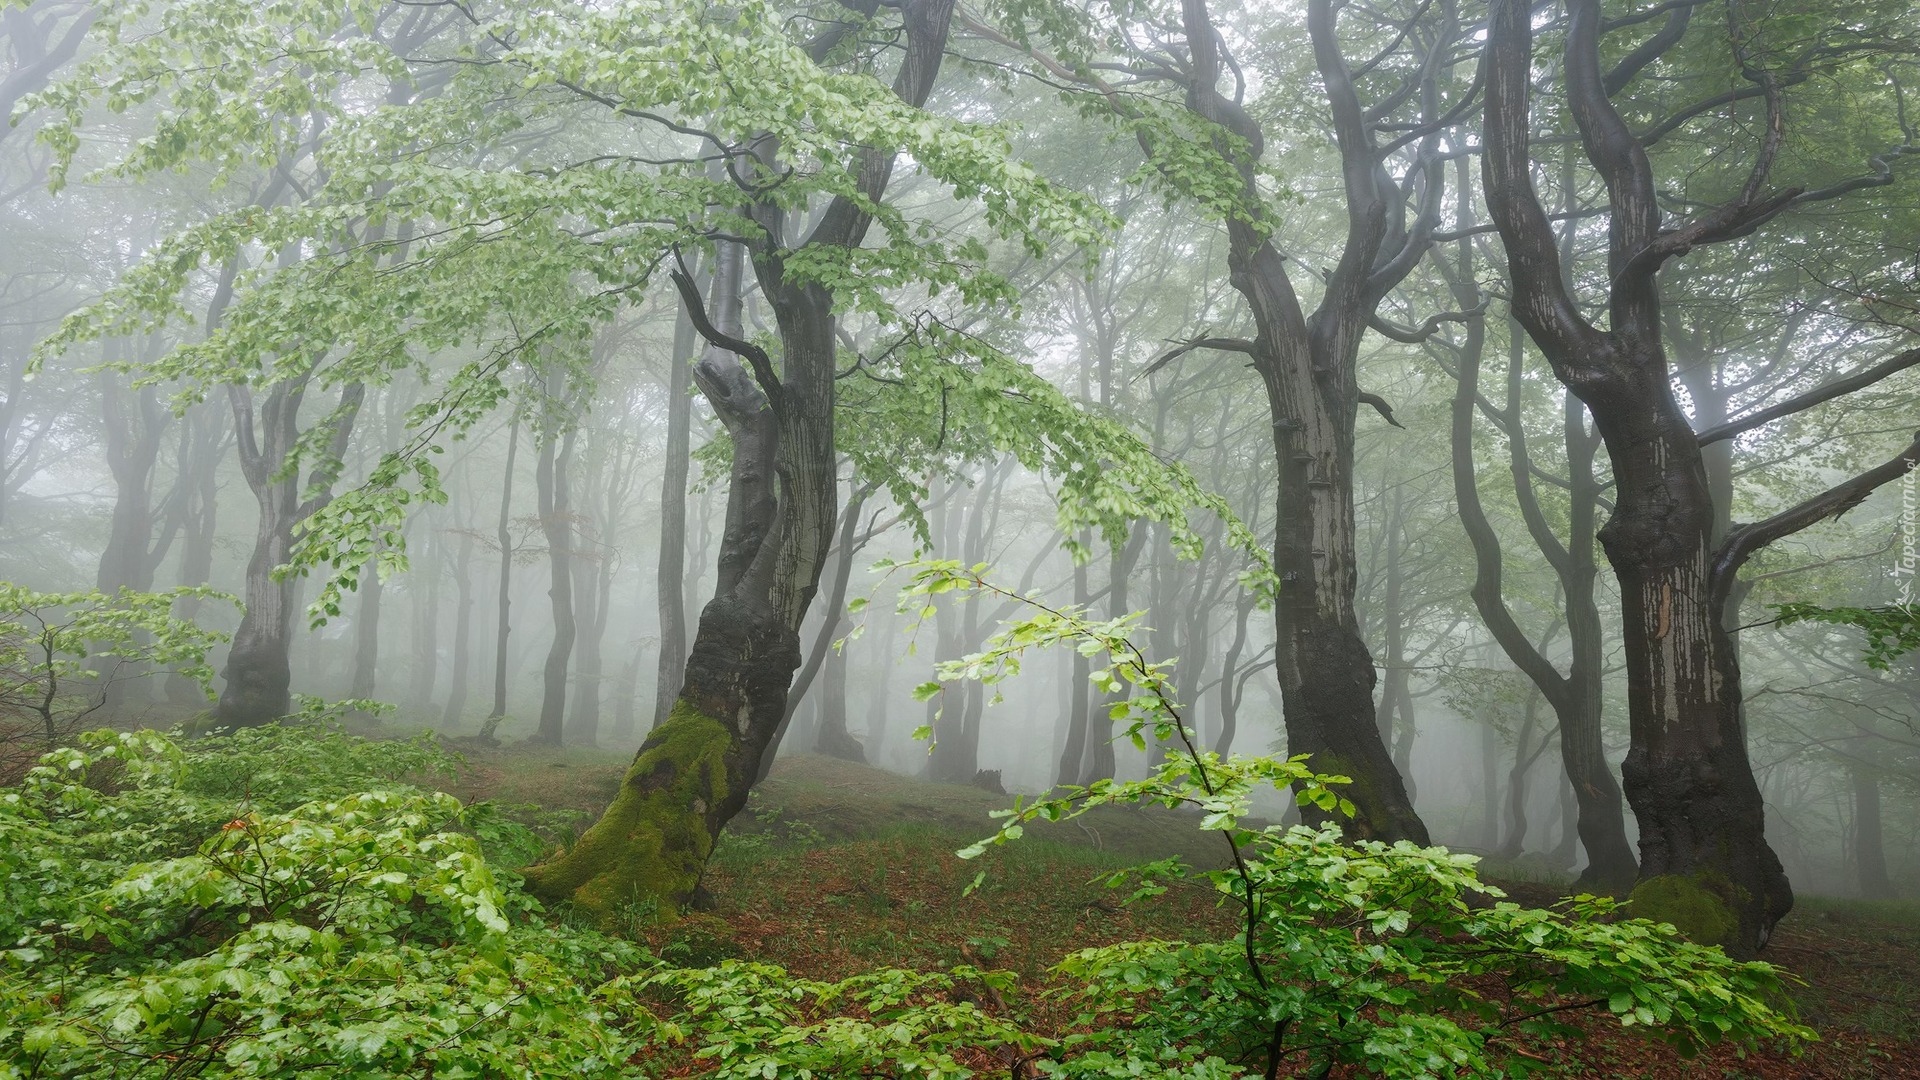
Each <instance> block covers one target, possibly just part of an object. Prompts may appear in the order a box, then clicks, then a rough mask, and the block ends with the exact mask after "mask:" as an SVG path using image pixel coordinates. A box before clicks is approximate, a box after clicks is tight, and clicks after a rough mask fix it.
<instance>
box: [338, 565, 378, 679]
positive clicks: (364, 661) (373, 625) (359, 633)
mask: <svg viewBox="0 0 1920 1080" xmlns="http://www.w3.org/2000/svg"><path fill="white" fill-rule="evenodd" d="M385 589H386V587H385V586H384V585H383V584H382V583H381V581H380V571H379V568H378V567H377V566H376V565H374V564H373V563H368V564H367V565H366V566H365V567H364V568H362V570H361V572H360V586H359V593H360V610H359V613H358V614H357V615H356V617H355V618H354V620H353V621H354V637H353V682H352V684H351V685H352V689H350V690H349V691H348V692H347V696H349V697H354V698H370V697H372V696H373V691H374V685H375V682H376V678H377V675H378V671H379V665H380V598H381V595H382V594H383V593H384V592H385Z"/></svg>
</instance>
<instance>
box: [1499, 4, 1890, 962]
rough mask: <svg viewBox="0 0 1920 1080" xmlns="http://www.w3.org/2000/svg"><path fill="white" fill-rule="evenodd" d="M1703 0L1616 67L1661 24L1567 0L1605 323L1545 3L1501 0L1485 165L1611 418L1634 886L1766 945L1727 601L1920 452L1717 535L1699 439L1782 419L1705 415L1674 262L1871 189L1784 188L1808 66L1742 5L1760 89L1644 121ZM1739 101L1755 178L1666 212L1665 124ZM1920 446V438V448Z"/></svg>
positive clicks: (1504, 215)
mask: <svg viewBox="0 0 1920 1080" xmlns="http://www.w3.org/2000/svg"><path fill="white" fill-rule="evenodd" d="M1692 13H1693V5H1690V4H1688V5H1681V6H1679V7H1677V8H1674V9H1672V10H1671V11H1670V12H1669V13H1668V14H1667V16H1666V18H1665V20H1664V21H1663V22H1662V25H1661V26H1660V28H1659V29H1658V30H1656V31H1655V32H1654V33H1653V34H1651V35H1649V36H1648V37H1647V38H1646V39H1645V40H1643V41H1642V42H1641V44H1640V45H1639V46H1637V47H1636V48H1634V49H1633V50H1631V51H1629V52H1627V53H1626V54H1625V55H1624V56H1622V57H1621V58H1620V59H1619V60H1617V61H1615V62H1613V63H1612V65H1611V66H1609V65H1608V64H1607V63H1604V62H1603V59H1602V56H1603V48H1602V39H1603V38H1604V37H1605V35H1606V34H1607V32H1608V31H1609V29H1619V28H1622V27H1624V26H1631V25H1639V24H1640V23H1642V22H1643V21H1644V20H1640V19H1634V20H1629V21H1626V22H1615V23H1613V24H1608V23H1607V21H1606V20H1605V19H1604V17H1603V13H1602V9H1601V4H1600V3H1599V0H1570V3H1569V4H1568V16H1569V18H1568V21H1567V24H1566V42H1565V47H1564V56H1563V62H1564V67H1563V76H1562V78H1561V80H1560V82H1559V83H1558V86H1557V92H1558V93H1559V94H1560V95H1561V96H1562V98H1563V99H1564V103H1565V105H1566V107H1567V109H1568V111H1569V112H1570V114H1571V116H1572V118H1573V120H1574V123H1575V125H1576V127H1577V129H1578V134H1579V137H1580V139H1581V144H1582V147H1583V150H1584V153H1585V156H1586V159H1587V162H1588V163H1589V164H1590V165H1591V167H1592V168H1593V169H1594V171H1595V172H1596V173H1597V174H1598V175H1599V177H1600V179H1601V180H1602V182H1603V183H1604V184H1605V188H1606V195H1607V217H1608V227H1609V232H1608V245H1607V274H1606V282H1607V285H1606V287H1605V289H1604V298H1605V310H1606V312H1607V316H1608V318H1607V324H1606V326H1605V327H1604V328H1603V327H1601V326H1599V325H1596V324H1595V323H1594V322H1592V321H1591V320H1589V319H1588V317H1587V316H1586V314H1585V313H1584V310H1583V308H1582V307H1581V306H1580V304H1579V303H1578V302H1577V300H1576V298H1575V295H1574V292H1573V289H1572V286H1571V285H1570V284H1569V276H1568V274H1567V268H1566V267H1565V265H1564V260H1563V257H1562V254H1561V252H1560V250H1559V247H1558V244H1557V242H1556V237H1555V235H1554V232H1553V229H1552V225H1551V222H1550V221H1549V219H1548V216H1547V214H1546V212H1545V210H1544V209H1543V208H1542V206H1541V203H1540V199H1539V197H1538V195H1537V193H1536V191H1535V187H1534V179H1533V168H1534V161H1533V158H1532V156H1531V154H1530V143H1531V135H1530V125H1531V118H1530V98H1531V92H1532V84H1531V79H1532V76H1533V72H1534V70H1535V67H1534V65H1535V50H1534V35H1535V28H1534V21H1533V12H1532V8H1531V7H1530V5H1527V4H1525V3H1519V2H1516V0H1495V3H1494V5H1493V14H1492V22H1491V27H1490V31H1489V38H1488V54H1487V61H1486V72H1487V75H1486V85H1487V102H1486V111H1485V123H1484V127H1483V131H1482V144H1483V147H1484V152H1485V153H1484V157H1483V166H1482V168H1483V175H1484V189H1485V197H1486V200H1487V205H1488V208H1489V210H1490V211H1491V213H1492V217H1493V220H1494V223H1495V224H1496V226H1497V228H1498V232H1499V235H1500V239H1501V242H1502V245H1503V246H1504V247H1505V249H1506V252H1507V260H1508V270H1509V276H1510V278H1511V281H1512V286H1513V290H1514V302H1513V311H1514V316H1515V318H1517V319H1518V320H1519V321H1520V323H1521V324H1522V325H1523V326H1525V328H1526V330H1527V333H1528V335H1529V336H1531V337H1532V338H1533V340H1534V341H1535V342H1536V343H1537V344H1538V345H1539V347H1540V349H1541V351H1542V352H1543V353H1545V354H1546V357H1547V359H1548V361H1549V362H1550V363H1551V364H1552V365H1553V369H1554V373H1555V375H1556V376H1557V377H1558V378H1559V379H1560V381H1561V382H1563V383H1564V384H1565V385H1566V386H1567V388H1568V390H1569V391H1570V392H1572V393H1573V394H1575V395H1576V396H1578V397H1579V398H1580V400H1581V401H1582V402H1583V403H1584V404H1585V405H1586V407H1587V409H1588V411H1589V412H1590V413H1591V414H1592V416H1593V418H1594V423H1595V426H1596V427H1597V428H1598V430H1599V432H1600V435H1601V438H1602V440H1603V441H1604V443H1605V446H1606V448H1607V456H1608V458H1609V460H1610V462H1611V464H1612V467H1613V474H1614V480H1615V492H1616V498H1615V502H1614V507H1613V510H1612V512H1611V514H1610V516H1609V518H1608V520H1607V522H1606V524H1605V525H1603V526H1602V527H1601V528H1600V529H1599V530H1598V533H1597V535H1598V538H1599V540H1600V542H1601V544H1602V546H1603V547H1604V549H1605V550H1606V553H1607V559H1608V562H1609V563H1610V564H1611V565H1612V567H1613V570H1614V573H1615V576H1616V577H1617V578H1618V580H1619V585H1620V593H1621V603H1622V622H1623V625H1624V640H1625V649H1626V660H1627V706H1628V716H1629V723H1630V728H1631V733H1630V734H1631V744H1630V748H1629V750H1628V754H1627V760H1626V762H1625V763H1624V764H1623V766H1622V775H1623V777H1624V779H1625V788H1626V793H1627V798H1628V800H1629V802H1630V803H1631V804H1632V805H1633V808H1634V814H1635V817H1636V819H1637V820H1638V822H1639V826H1640V873H1641V885H1640V886H1639V887H1637V889H1636V895H1640V896H1642V897H1643V899H1644V900H1645V901H1646V906H1647V907H1648V908H1649V909H1652V910H1658V908H1659V907H1660V905H1661V903H1662V902H1663V900H1662V898H1664V902H1666V903H1682V904H1692V905H1696V906H1699V905H1705V906H1707V907H1708V908H1717V909H1718V910H1719V911H1720V912H1721V913H1722V915H1721V917H1719V918H1717V919H1716V920H1715V922H1716V923H1718V925H1719V926H1720V927H1721V928H1722V932H1723V933H1724V935H1725V937H1724V940H1725V943H1726V944H1727V945H1729V946H1730V947H1732V948H1735V949H1737V950H1743V951H1752V950H1755V949H1758V948H1760V947H1761V946H1763V945H1764V944H1765V943H1766V941H1767V938H1768V936H1769V934H1770V932H1771V930H1772V928H1773V926H1774V924H1775V923H1776V922H1778V921H1779V919H1780V918H1781V917H1782V916H1784V915H1785V914H1786V912H1787V910H1788V909H1789V908H1790V907H1791V906H1792V903H1793V891H1792V889H1791V887H1790V886H1789V885H1788V883H1787V879H1786V875H1785V873H1784V871H1783V870H1782V868H1781V865H1780V861H1779V858H1778V857H1777V856H1776V855H1775V853H1774V852H1773V850H1772V848H1770V847H1769V846H1768V844H1767V841H1766V838H1765V835H1764V830H1763V826H1762V817H1763V811H1762V801H1761V796H1760V790H1759V787H1758V785H1757V784H1756V783H1755V781H1754V777H1753V770H1752V767H1751V763H1750V762H1749V760H1748V756H1747V747H1746V732H1745V727H1744V724H1743V722H1742V715H1741V712H1742V698H1741V692H1740V686H1741V683H1740V669H1739V661H1738V657H1737V655H1736V652H1735V649H1734V645H1733V641H1732V637H1731V635H1730V634H1729V633H1728V632H1727V628H1726V622H1725V619H1724V611H1725V604H1726V601H1727V597H1728V596H1729V594H1730V592H1731V590H1732V589H1733V587H1734V583H1735V580H1736V577H1737V575H1738V574H1739V572H1740V569H1741V568H1742V566H1743V565H1744V564H1745V563H1746V562H1747V560H1748V559H1749V558H1750V557H1751V556H1752V555H1753V554H1754V552H1756V551H1758V550H1759V549H1760V548H1762V547H1764V546H1766V545H1767V544H1769V543H1771V542H1773V541H1774V540H1777V539H1779V538H1781V537H1783V536H1787V535H1790V534H1792V533H1793V532H1796V531H1798V530H1800V529H1802V528H1805V527H1807V526H1808V525H1810V524H1812V523H1814V522H1816V521H1818V520H1820V519H1822V518H1825V517H1829V516H1832V515H1834V514H1837V513H1840V512H1843V511H1845V510H1846V509H1847V508H1849V507H1851V506H1853V505H1855V504H1856V503H1858V502H1859V501H1860V500H1861V499H1862V498H1864V497H1865V496H1866V495H1867V494H1868V493H1870V492H1871V491H1872V490H1873V489H1874V488H1875V487H1877V486H1879V485H1880V484H1882V483H1885V482H1887V481H1889V480H1891V479H1893V478H1894V477H1896V476H1898V475H1901V474H1902V473H1904V472H1905V470H1906V464H1905V460H1904V459H1903V458H1899V457H1897V458H1895V459H1893V460H1892V461H1889V462H1887V463H1886V464H1884V465H1881V466H1879V467H1877V468H1874V469H1870V470H1868V471H1866V472H1864V473H1861V474H1859V475H1858V476H1855V477H1853V478H1852V479H1849V480H1847V481H1844V482H1842V483H1841V484H1839V485H1836V486H1835V487H1833V488H1831V489H1829V490H1828V491H1826V492H1824V493H1822V494H1820V495H1818V496H1815V497H1814V498H1812V499H1808V500H1806V501H1804V502H1802V503H1800V504H1798V505H1795V506H1791V507H1788V508H1786V509H1785V510H1783V511H1781V512H1780V513H1777V514H1775V515H1773V516H1771V517H1769V518H1767V519H1765V520H1762V521H1759V522H1755V523H1752V524H1745V525H1735V526H1733V527H1732V528H1730V529H1728V530H1727V533H1726V536H1725V538H1724V539H1716V537H1715V535H1714V518H1715V509H1714V502H1713V497H1712V492H1711V490H1710V488H1709V484H1708V478H1707V471H1706V468H1705V464H1704V461H1703V457H1702V453H1701V443H1702V442H1703V441H1710V440H1711V439H1712V438H1719V437H1725V436H1726V435H1728V434H1733V433H1737V431H1744V430H1751V428H1752V427H1754V426H1757V425H1759V424H1762V423H1765V422H1766V421H1767V419H1770V418H1771V417H1770V416H1769V415H1768V411H1767V410H1761V411H1759V412H1756V413H1754V414H1752V415H1750V416H1749V417H1747V418H1745V419H1744V420H1743V421H1740V422H1735V423H1734V424H1732V425H1722V426H1721V428H1720V429H1718V430H1716V431H1710V432H1696V431H1695V429H1694V427H1693V425H1692V423H1691V420H1690V418H1689V417H1688V415H1687V413H1686V411H1685V409H1683V408H1682V406H1681V404H1680V402H1679V400H1678V398H1677V396H1676V395H1675V393H1674V389H1673V385H1672V371H1671V368H1670V365H1669V363H1668V358H1667V351H1666V345H1665V342H1664V341H1663V338H1662V329H1663V323H1662V319H1661V285H1660V282H1659V280H1658V278H1657V275H1658V272H1659V271H1660V269H1661V268H1662V266H1663V265H1665V264H1666V263H1668V262H1669V261H1670V260H1673V259H1675V258H1677V257H1679V256H1682V255H1684V254H1686V253H1687V252H1688V251H1690V250H1692V249H1693V248H1696V247H1701V246H1704V245H1709V244H1715V243H1722V242H1727V241H1731V240H1736V239H1739V238H1741V237H1744V236H1747V235H1749V234H1751V233H1753V232H1754V231H1755V230H1757V229H1759V228H1760V227H1761V226H1762V225H1764V224H1765V223H1766V222H1767V221H1768V220H1770V219H1772V218H1774V217H1776V216H1778V215H1779V214H1780V213H1782V212H1783V211H1785V210H1786V209H1787V208H1788V207H1790V206H1791V205H1793V204H1795V203H1796V201H1804V200H1807V199H1808V198H1809V197H1826V196H1829V195H1832V194H1838V193H1840V190H1841V189H1843V188H1845V189H1848V190H1850V189H1851V188H1850V187H1848V182H1846V181H1843V182H1842V183H1841V184H1838V185H1834V186H1833V187H1830V188H1824V189H1815V190H1811V191H1809V190H1806V189H1804V188H1800V187H1792V186H1789V187H1781V188H1776V187H1773V186H1772V184H1773V180H1772V175H1771V174H1772V170H1773V166H1774V163H1775V161H1776V159H1777V157H1778V155H1779V152H1780V149H1781V146H1782V143H1783V141H1784V139H1785V114H1784V88H1785V86H1786V85H1787V83H1788V81H1789V80H1790V79H1793V78H1795V77H1796V76H1797V78H1798V79H1801V80H1804V78H1805V77H1806V75H1805V72H1804V71H1798V72H1796V69H1795V68H1794V66H1793V62H1792V61H1790V59H1789V58H1788V57H1787V56H1786V55H1785V54H1784V53H1783V52H1780V51H1776V46H1775V43H1773V42H1772V41H1770V40H1768V39H1765V38H1760V39H1756V38H1755V34H1756V33H1757V31H1756V27H1755V26H1754V25H1753V24H1752V23H1751V22H1750V21H1749V15H1748V14H1747V13H1746V12H1745V11H1744V9H1743V8H1741V7H1740V6H1739V5H1735V6H1734V7H1733V8H1732V9H1730V12H1729V23H1728V32H1727V39H1726V41H1727V44H1728V45H1729V46H1730V53H1731V57H1732V59H1733V61H1734V63H1735V67H1736V69H1737V70H1738V72H1739V73H1740V76H1741V78H1742V79H1743V80H1744V83H1745V85H1744V86H1742V87H1740V88H1739V89H1737V90H1735V91H1731V92H1728V93H1727V94H1722V95H1717V96H1716V97H1715V98H1713V99H1708V100H1705V101H1703V102H1701V103H1698V105H1697V107H1694V106H1688V107H1686V108H1682V109H1679V110H1677V111H1675V112H1673V113H1672V114H1671V117H1670V119H1669V120H1666V121H1661V122H1656V123H1655V124H1654V125H1653V126H1652V127H1650V128H1639V129H1636V128H1635V127H1634V126H1633V125H1631V124H1629V122H1628V120H1627V118H1626V117H1625V116H1624V115H1623V113H1622V111H1621V109H1620V108H1619V107H1618V106H1616V104H1615V102H1614V97H1615V96H1616V95H1617V94H1619V93H1621V92H1622V91H1623V90H1625V89H1626V88H1627V87H1628V86H1630V85H1631V84H1632V82H1633V81H1634V79H1635V77H1636V76H1637V75H1639V74H1640V73H1641V72H1642V71H1644V70H1645V69H1646V68H1647V66H1648V65H1650V64H1652V63H1653V62H1655V61H1656V60H1658V59H1659V58H1660V57H1661V56H1662V55H1664V54H1665V53H1666V52H1667V51H1668V50H1670V49H1672V48H1673V47H1674V46H1676V45H1677V44H1678V43H1679V42H1680V41H1681V40H1682V38H1683V37H1685V35H1686V31H1687V28H1688V26H1689V23H1690V20H1691V16H1692ZM1608 55H1612V54H1611V53H1610V52H1609V53H1608ZM1806 55H1808V54H1802V59H1804V58H1805V56H1806ZM1813 55H1818V52H1817V51H1816V53H1814V54H1813ZM1741 101H1750V102H1753V103H1755V104H1756V105H1758V107H1759V110H1760V111H1759V113H1758V115H1757V117H1756V119H1757V120H1759V121H1760V130H1761V135H1760V143H1759V146H1758V148H1757V149H1756V151H1755V153H1754V154H1753V155H1752V158H1751V161H1750V163H1749V167H1748V168H1747V171H1746V175H1745V176H1744V177H1740V176H1735V177H1732V178H1725V177H1715V176H1711V175H1709V176H1708V177H1707V178H1706V179H1698V178H1696V181H1695V182H1696V183H1697V184H1699V185H1700V186H1701V187H1703V188H1704V187H1706V186H1707V185H1708V184H1711V183H1714V182H1718V183H1720V185H1721V186H1720V187H1719V189H1718V192H1719V195H1718V198H1717V199H1716V201H1715V202H1713V203H1709V204H1707V208H1706V209H1702V210H1699V211H1698V212H1696V213H1693V214H1691V215H1690V216H1687V217H1685V218H1682V219H1680V220H1678V221H1675V222H1673V223H1671V224H1669V223H1667V222H1666V221H1665V220H1664V215H1663V211H1662V207H1661V203H1660V197H1659V194H1658V192H1659V185H1658V181H1657V180H1656V177H1655V172H1654V168H1653V163H1652V159H1651V158H1650V156H1649V154H1648V145H1649V143H1650V142H1651V141H1652V138H1653V136H1654V135H1655V134H1658V133H1661V132H1662V131H1663V130H1664V131H1671V130H1673V129H1674V128H1676V127H1679V126H1681V125H1683V124H1685V123H1686V122H1687V121H1688V120H1689V119H1690V118H1691V117H1693V116H1697V115H1699V114H1700V113H1702V112H1704V111H1706V110H1708V109H1712V108H1716V107H1719V106H1723V105H1732V104H1736V103H1738V102H1741ZM1854 186H1857V185H1854ZM1694 205H1698V201H1696V202H1695V204H1694ZM1776 415H1777V414H1776ZM1914 455H1920V443H1916V445H1915V446H1914V447H1913V448H1912V449H1911V450H1910V451H1908V456H1914Z"/></svg>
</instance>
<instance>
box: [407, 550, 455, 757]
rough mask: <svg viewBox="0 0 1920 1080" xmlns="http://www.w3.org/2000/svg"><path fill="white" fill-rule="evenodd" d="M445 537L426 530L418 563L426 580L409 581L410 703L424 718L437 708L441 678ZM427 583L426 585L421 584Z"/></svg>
mask: <svg viewBox="0 0 1920 1080" xmlns="http://www.w3.org/2000/svg"><path fill="white" fill-rule="evenodd" d="M445 542H446V541H445V540H444V538H443V537H442V536H441V534H440V533H438V532H437V531H435V530H433V529H431V528H429V529H425V530H423V535H422V537H421V543H422V545H423V546H424V547H425V548H426V550H425V551H424V552H421V553H419V558H418V560H417V562H416V564H415V565H416V566H417V567H418V568H419V573H420V574H421V576H422V577H424V578H425V579H426V580H425V581H409V582H408V585H409V586H410V588H409V590H408V591H409V593H410V594H411V595H412V597H413V610H412V618H411V619H410V620H409V627H410V629H411V630H412V631H413V633H412V638H413V670H412V672H411V675H410V677H409V679H408V685H407V707H408V708H409V709H410V710H411V711H412V712H413V713H414V714H415V715H416V716H419V717H421V718H422V719H423V720H424V719H425V718H426V717H427V716H428V714H430V713H431V712H432V711H433V688H434V686H435V685H437V684H438V683H439V681H440V579H441V578H443V577H445V576H446V573H445V571H446V553H445V551H444V550H443V548H444V545H445ZM423 585H424V586H425V587H424V588H422V587H421V586H423Z"/></svg>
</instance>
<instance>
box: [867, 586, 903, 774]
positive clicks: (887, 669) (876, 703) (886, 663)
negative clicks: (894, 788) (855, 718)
mask: <svg viewBox="0 0 1920 1080" xmlns="http://www.w3.org/2000/svg"><path fill="white" fill-rule="evenodd" d="M897 633H898V630H897V621H896V620H894V619H892V618H889V619H887V629H886V632H885V633H884V634H882V635H881V636H880V647H879V648H878V649H876V650H875V653H876V659H875V661H874V662H875V663H876V664H878V665H879V668H880V671H879V674H878V676H877V677H876V678H875V679H874V681H873V686H872V689H870V690H869V691H868V696H867V730H866V738H865V740H864V742H865V750H866V757H867V760H868V761H869V762H871V763H873V764H874V765H880V764H882V762H884V761H885V759H884V758H882V757H881V756H880V752H881V750H882V748H884V747H885V746H886V744H887V718H888V716H889V712H890V709H891V707H892V704H893V703H892V701H891V700H889V698H888V694H889V692H891V691H892V689H893V668H894V664H895V662H896V657H895V656H894V655H893V647H894V640H895V637H896V636H897Z"/></svg>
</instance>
